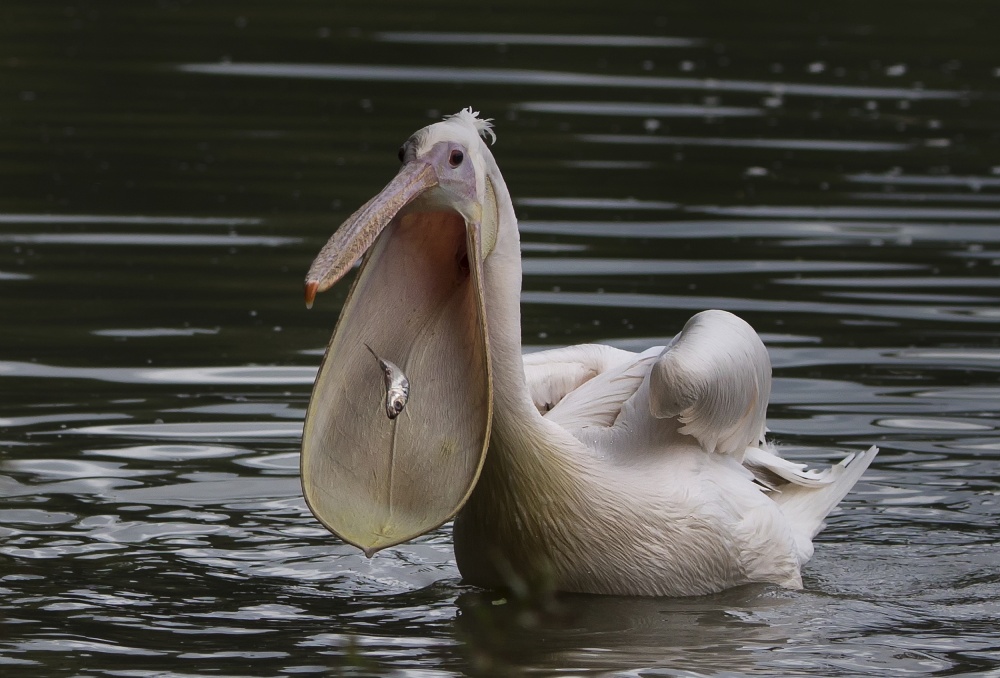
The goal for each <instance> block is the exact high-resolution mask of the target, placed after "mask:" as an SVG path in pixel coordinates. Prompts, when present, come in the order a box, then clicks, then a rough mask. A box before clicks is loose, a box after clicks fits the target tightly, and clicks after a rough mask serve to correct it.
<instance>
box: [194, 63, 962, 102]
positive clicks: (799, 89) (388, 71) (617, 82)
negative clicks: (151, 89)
mask: <svg viewBox="0 0 1000 678" xmlns="http://www.w3.org/2000/svg"><path fill="white" fill-rule="evenodd" d="M177 68H178V70H180V71H182V72H185V73H200V74H204V75H223V76H249V77H266V78H303V79H315V80H347V81H350V80H357V81H361V82H433V83H444V84H448V85H456V84H465V85H534V86H542V87H605V88H609V87H613V88H631V89H676V90H707V91H712V92H747V93H753V94H777V95H785V96H818V97H835V98H849V99H908V100H922V99H958V98H960V97H961V96H962V94H961V93H960V92H953V91H949V90H938V89H919V88H912V89H908V88H904V87H866V86H855V85H815V84H810V83H793V82H761V81H753V80H728V79H712V78H704V79H701V78H670V77H658V76H637V75H631V76H630V75H600V74H593V73H572V72H566V71H543V70H527V69H517V68H463V67H458V66H396V65H383V64H292V63H234V62H220V63H189V64H180V65H179V66H178V67H177Z"/></svg>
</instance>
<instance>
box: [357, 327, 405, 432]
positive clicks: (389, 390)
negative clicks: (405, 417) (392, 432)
mask: <svg viewBox="0 0 1000 678" xmlns="http://www.w3.org/2000/svg"><path fill="white" fill-rule="evenodd" d="M365 348H367V349H368V352H369V353H371V354H372V355H373V356H375V360H376V361H378V366H379V367H380V368H382V374H383V375H384V378H385V416H387V417H389V418H390V419H395V418H396V417H398V416H399V413H400V412H402V411H403V408H404V407H406V400H407V399H408V398H409V397H410V380H409V379H407V378H406V375H405V374H403V370H401V369H399V367H397V366H396V365H395V363H392V362H389V361H388V360H383V359H382V358H379V357H378V354H376V353H375V351H373V350H372V347H371V346H369V345H368V344H365Z"/></svg>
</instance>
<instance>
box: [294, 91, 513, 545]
mask: <svg viewBox="0 0 1000 678" xmlns="http://www.w3.org/2000/svg"><path fill="white" fill-rule="evenodd" d="M483 135H489V136H491V137H492V136H493V133H492V131H491V130H490V124H489V122H488V121H485V120H481V119H479V118H478V117H477V114H476V113H474V112H473V111H472V110H471V109H466V110H464V111H462V112H460V113H458V114H456V115H453V116H450V117H448V118H446V119H445V120H444V121H442V122H439V123H436V124H434V125H430V126H428V127H425V128H423V129H421V130H419V131H417V132H416V133H415V134H413V136H411V137H410V138H409V139H408V140H407V141H406V142H405V143H404V144H403V146H402V147H401V148H400V150H399V158H400V160H401V161H402V167H401V168H400V169H399V172H398V173H397V174H396V176H395V177H394V178H393V179H392V181H390V182H389V183H388V184H387V185H386V186H385V188H383V189H382V191H381V192H379V193H378V194H377V195H376V196H375V197H373V198H372V199H371V200H369V201H368V202H367V203H365V204H364V205H363V206H362V207H361V208H360V209H358V211H356V212H355V213H354V214H352V215H351V216H350V217H349V218H348V219H347V220H346V221H345V222H344V223H343V224H342V225H341V226H340V228H339V229H337V231H336V232H335V233H334V235H333V236H332V237H331V238H330V241H329V242H328V243H327V244H326V245H325V246H324V247H323V249H322V250H321V251H320V253H319V255H318V256H317V257H316V260H315V261H314V262H313V264H312V266H311V267H310V269H309V273H308V275H307V276H306V283H305V296H306V304H307V305H310V306H311V305H312V302H313V300H314V298H315V296H316V294H317V293H318V292H322V291H324V290H326V289H329V288H330V287H331V286H332V285H334V284H335V283H336V282H337V281H338V280H340V279H341V278H342V277H343V276H344V275H345V274H346V273H347V272H348V271H349V270H350V269H351V268H352V266H353V265H354V263H355V261H357V259H358V258H359V257H362V256H363V257H364V259H363V261H362V265H361V269H360V271H359V272H358V274H357V277H356V278H355V280H354V284H353V286H352V288H351V291H350V294H349V296H348V298H347V301H346V302H345V303H344V307H343V309H342V311H341V314H340V319H339V321H338V322H337V326H336V329H335V330H334V333H333V337H332V338H331V340H330V344H329V346H328V347H327V350H326V354H325V355H324V357H323V362H322V365H321V367H320V371H319V374H318V375H317V378H316V382H315V385H314V388H313V394H312V398H311V399H310V402H309V407H308V410H307V413H306V420H305V428H304V431H303V440H302V484H303V490H304V494H305V498H306V501H307V503H308V504H309V507H310V508H311V509H312V511H313V513H314V514H315V515H316V517H317V518H318V519H319V520H320V521H321V522H322V523H323V524H324V525H325V526H326V527H327V528H328V529H329V530H331V531H332V532H333V533H335V534H336V535H338V536H339V537H341V538H342V539H344V540H345V541H347V542H349V543H351V544H354V545H355V546H358V547H359V548H361V549H363V550H364V552H365V553H366V554H367V555H368V556H371V555H373V554H374V553H375V552H376V551H378V550H380V549H383V548H386V547H388V546H392V545H395V544H398V543H401V542H404V541H407V540H409V539H412V538H413V537H415V536H417V535H420V534H423V533H425V532H427V531H429V530H432V529H434V528H435V527H437V526H439V525H441V524H442V523H444V522H445V521H447V520H449V519H450V518H452V517H453V516H454V515H455V514H456V513H457V512H458V510H459V509H460V508H461V507H462V505H463V504H464V503H465V501H466V499H467V498H468V497H469V494H470V493H471V492H472V489H473V487H474V486H475V483H476V480H477V478H478V476H479V473H480V470H481V468H482V464H483V460H484V458H485V455H486V448H487V444H488V442H489V437H490V424H491V416H492V382H491V379H492V377H491V362H490V355H489V334H488V331H487V324H486V314H485V310H484V303H485V299H484V291H483V264H484V261H485V260H486V258H487V257H489V256H490V254H491V252H492V251H493V248H494V246H495V244H496V241H497V234H498V229H499V228H500V214H499V211H498V208H497V199H496V195H495V191H496V190H498V183H500V184H502V178H501V177H500V175H499V172H498V171H497V170H496V163H495V161H494V160H493V156H492V154H491V153H490V151H489V149H488V148H487V146H486V144H485V143H484V141H483V139H482V136H483ZM502 190H503V191H504V195H506V187H503V188H502ZM369 347H370V350H371V351H373V352H374V353H375V354H376V355H377V356H378V357H379V358H381V359H384V360H386V361H390V362H391V363H394V364H395V365H398V366H399V369H400V370H401V371H402V372H403V374H405V377H406V379H407V380H408V381H409V384H410V392H409V399H408V401H407V404H406V408H405V409H404V410H402V411H401V412H400V413H399V416H397V417H394V418H390V417H387V416H386V410H385V407H384V402H385V398H386V393H385V391H384V385H383V384H384V382H383V374H382V371H381V370H380V369H379V366H378V364H377V363H376V361H373V360H372V359H371V356H370V355H368V353H367V351H368V350H369Z"/></svg>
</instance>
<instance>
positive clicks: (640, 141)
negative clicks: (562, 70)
mask: <svg viewBox="0 0 1000 678" xmlns="http://www.w3.org/2000/svg"><path fill="white" fill-rule="evenodd" d="M576 138H577V139H579V140H580V141H583V142H585V143H592V144H614V145H616V146H618V145H621V144H631V145H640V146H721V147H725V148H774V149H779V150H787V151H841V152H852V153H853V152H858V151H867V152H873V153H886V152H890V151H906V150H909V149H911V148H913V147H914V146H915V144H914V143H912V142H900V141H865V140H861V139H775V138H756V137H754V138H746V139H739V138H732V137H707V136H697V137H676V136H669V137H668V136H653V135H649V134H645V135H643V134H578V135H577V137H576Z"/></svg>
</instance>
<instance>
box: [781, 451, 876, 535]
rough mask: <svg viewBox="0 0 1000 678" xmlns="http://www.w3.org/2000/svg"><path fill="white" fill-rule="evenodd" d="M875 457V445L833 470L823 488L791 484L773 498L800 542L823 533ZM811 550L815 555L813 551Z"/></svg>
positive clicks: (835, 466)
mask: <svg viewBox="0 0 1000 678" xmlns="http://www.w3.org/2000/svg"><path fill="white" fill-rule="evenodd" d="M876 454H878V448H877V447H875V446H874V445H872V446H871V447H870V448H868V450H866V451H865V452H858V453H856V454H852V455H850V456H848V457H847V458H845V459H844V460H843V461H842V462H840V463H839V464H836V465H834V466H832V467H831V468H830V469H829V471H828V472H827V473H829V475H828V476H827V477H826V478H825V480H826V482H825V483H823V484H822V485H819V486H817V485H816V484H814V483H810V484H796V483H794V482H790V483H788V484H787V485H783V486H782V487H781V490H780V493H776V494H774V495H773V499H774V501H775V503H777V504H778V506H780V507H781V512H782V513H784V514H785V516H786V517H787V518H788V521H789V522H790V523H791V524H792V526H793V529H794V530H795V532H796V537H797V538H798V539H800V540H805V541H808V542H811V541H812V538H813V537H815V536H816V535H817V534H818V533H819V531H820V530H822V529H823V526H824V524H825V523H824V522H823V521H824V520H825V519H826V517H827V515H829V514H830V511H832V510H833V509H834V507H836V506H837V504H839V503H840V500H841V499H843V498H844V496H845V495H847V493H848V492H850V491H851V488H852V487H854V484H855V483H856V482H858V479H859V478H860V477H861V474H862V473H864V472H865V470H866V469H867V468H868V466H869V465H870V464H871V463H872V460H873V459H875V455H876ZM808 550H809V552H811V551H812V549H811V548H809V549H808Z"/></svg>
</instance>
